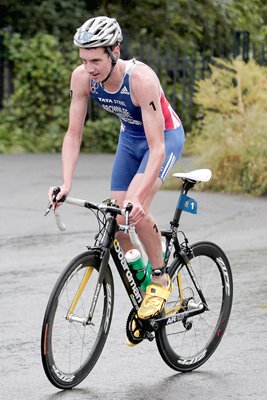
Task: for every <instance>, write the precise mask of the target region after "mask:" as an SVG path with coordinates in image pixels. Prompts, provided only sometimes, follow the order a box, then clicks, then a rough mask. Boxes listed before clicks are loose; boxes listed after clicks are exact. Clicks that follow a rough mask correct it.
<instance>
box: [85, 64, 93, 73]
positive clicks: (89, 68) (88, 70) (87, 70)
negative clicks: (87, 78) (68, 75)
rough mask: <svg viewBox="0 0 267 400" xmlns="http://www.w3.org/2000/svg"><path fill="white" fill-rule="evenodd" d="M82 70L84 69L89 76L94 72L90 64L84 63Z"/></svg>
mask: <svg viewBox="0 0 267 400" xmlns="http://www.w3.org/2000/svg"><path fill="white" fill-rule="evenodd" d="M84 68H85V70H86V72H88V74H91V73H92V72H94V67H93V65H92V64H89V63H85V64H84Z"/></svg>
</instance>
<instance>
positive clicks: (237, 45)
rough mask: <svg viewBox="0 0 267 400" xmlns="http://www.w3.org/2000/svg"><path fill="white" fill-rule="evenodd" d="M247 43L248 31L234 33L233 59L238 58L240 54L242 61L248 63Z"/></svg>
mask: <svg viewBox="0 0 267 400" xmlns="http://www.w3.org/2000/svg"><path fill="white" fill-rule="evenodd" d="M249 41H250V40H249V32H248V31H234V43H233V55H234V57H238V56H239V55H240V54H241V55H242V59H243V61H245V62H248V61H249Z"/></svg>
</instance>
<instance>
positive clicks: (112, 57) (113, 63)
mask: <svg viewBox="0 0 267 400" xmlns="http://www.w3.org/2000/svg"><path fill="white" fill-rule="evenodd" d="M106 50H107V52H108V54H109V56H110V58H111V68H110V71H109V74H108V76H107V77H106V78H105V79H104V80H103V81H102V82H101V83H102V85H103V87H104V83H105V82H106V81H107V80H108V79H109V77H110V75H111V74H112V71H113V69H114V67H115V65H116V63H117V61H118V58H115V57H114V55H113V53H112V49H111V47H106Z"/></svg>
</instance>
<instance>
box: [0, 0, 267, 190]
mask: <svg viewBox="0 0 267 400" xmlns="http://www.w3.org/2000/svg"><path fill="white" fill-rule="evenodd" d="M99 15H107V16H110V17H115V18H117V20H118V22H119V23H120V25H121V27H122V30H123V34H124V41H123V43H122V46H121V57H122V58H124V59H127V58H133V57H134V58H137V59H138V60H141V61H143V62H145V63H147V64H149V65H150V66H151V67H152V68H153V69H154V70H155V72H156V73H157V74H158V76H159V78H160V81H161V84H162V87H163V89H164V91H165V93H166V95H167V97H168V99H169V101H170V103H171V104H172V106H173V107H174V109H175V110H176V112H177V113H178V115H179V116H180V118H181V119H182V121H183V124H184V127H185V130H186V137H187V140H186V146H185V151H184V155H185V156H191V157H193V158H194V159H196V160H197V162H198V163H199V165H201V166H203V165H204V166H205V167H209V168H211V169H212V171H213V176H214V178H215V179H213V180H212V181H211V183H210V186H209V188H210V189H212V190H217V191H221V192H228V193H246V194H251V195H253V196H262V195H266V194H267V131H266V130H267V128H266V127H267V112H266V111H267V109H266V108H267V69H266V64H267V53H266V38H267V3H266V0H254V1H251V0H220V1H219V0H144V1H142V2H140V1H137V0H123V1H122V0H111V1H107V0H102V1H96V0H90V1H84V0H76V1H75V2H74V1H70V0H35V1H32V0H28V1H19V0H13V1H9V0H6V1H4V0H0V153H7V154H9V153H22V152H23V153H25V152H27V153H28V152H34V153H40V152H46V153H47V152H59V151H60V149H61V144H62V139H63V136H64V133H65V131H66V129H67V124H68V108H69V102H70V99H69V81H70V76H71V72H72V70H73V69H74V68H75V67H76V66H77V65H79V63H80V60H79V57H78V51H77V48H75V46H74V45H73V42H72V41H73V35H74V33H75V32H76V29H77V28H78V27H79V26H81V25H82V23H83V22H84V21H85V20H87V19H89V18H91V17H93V16H99ZM118 131H119V121H118V119H117V118H116V117H114V116H113V115H112V114H109V113H107V112H106V111H103V110H101V109H100V108H98V107H97V106H96V105H94V104H92V103H91V102H90V99H88V115H87V120H86V124H85V128H84V138H83V144H82V151H83V152H94V153H103V152H104V153H113V152H114V151H115V149H116V144H117V138H118ZM205 189H207V186H205Z"/></svg>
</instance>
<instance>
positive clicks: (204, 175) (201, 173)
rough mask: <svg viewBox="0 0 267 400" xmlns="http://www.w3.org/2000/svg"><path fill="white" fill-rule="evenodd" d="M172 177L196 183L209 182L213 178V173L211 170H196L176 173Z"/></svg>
mask: <svg viewBox="0 0 267 400" xmlns="http://www.w3.org/2000/svg"><path fill="white" fill-rule="evenodd" d="M172 176H174V177H175V178H182V179H188V180H190V181H195V182H208V181H209V180H210V178H211V176H212V172H211V170H210V169H196V170H195V171H190V172H176V173H175V174H173V175H172Z"/></svg>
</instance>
